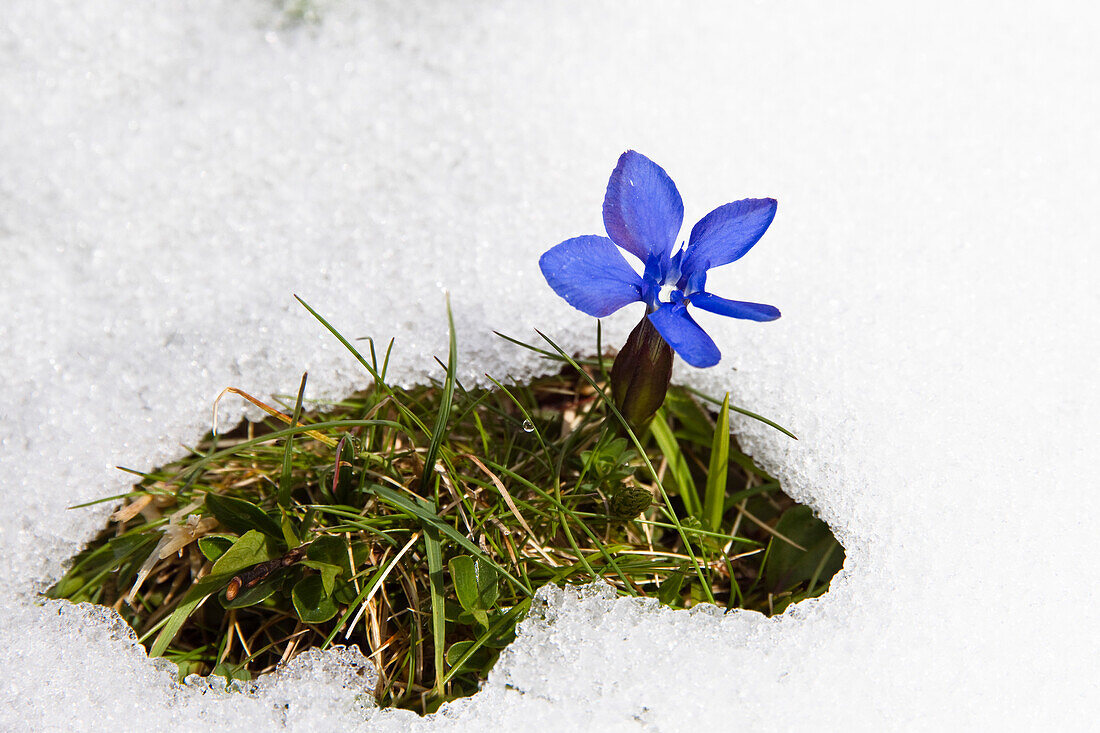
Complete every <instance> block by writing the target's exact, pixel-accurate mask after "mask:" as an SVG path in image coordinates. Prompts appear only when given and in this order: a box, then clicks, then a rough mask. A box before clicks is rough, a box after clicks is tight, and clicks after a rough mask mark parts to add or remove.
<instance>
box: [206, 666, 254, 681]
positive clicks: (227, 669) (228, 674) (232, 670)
mask: <svg viewBox="0 0 1100 733" xmlns="http://www.w3.org/2000/svg"><path fill="white" fill-rule="evenodd" d="M210 676H211V677H224V678H225V681H226V683H227V684H228V683H229V682H230V681H231V680H242V681H244V682H248V681H250V680H251V679H252V673H251V672H249V671H248V670H247V669H241V668H240V667H239V666H237V665H234V664H228V663H226V662H222V663H221V664H219V665H218V666H217V667H214V669H212V670H211V671H210Z"/></svg>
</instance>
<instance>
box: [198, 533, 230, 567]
mask: <svg viewBox="0 0 1100 733" xmlns="http://www.w3.org/2000/svg"><path fill="white" fill-rule="evenodd" d="M235 539H236V537H230V536H229V535H226V534H208V535H203V536H202V537H199V551H200V552H201V553H202V554H203V557H205V558H206V559H207V560H209V561H210V562H215V561H217V559H218V558H219V557H221V556H222V555H224V554H225V551H226V550H228V549H229V548H230V547H232V546H233V540H235Z"/></svg>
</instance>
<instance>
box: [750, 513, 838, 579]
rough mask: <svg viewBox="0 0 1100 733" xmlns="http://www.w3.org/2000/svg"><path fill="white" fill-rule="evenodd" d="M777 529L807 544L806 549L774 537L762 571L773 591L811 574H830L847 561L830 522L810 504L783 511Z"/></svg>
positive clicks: (808, 577) (826, 576) (795, 540)
mask: <svg viewBox="0 0 1100 733" xmlns="http://www.w3.org/2000/svg"><path fill="white" fill-rule="evenodd" d="M775 531H776V532H778V533H779V534H782V535H783V536H784V537H789V538H790V539H791V540H792V541H793V542H797V543H798V544H800V545H801V546H802V547H805V548H806V551H805V552H803V551H802V550H799V549H798V548H797V547H793V546H791V545H790V543H788V542H784V541H783V540H781V539H779V538H778V537H776V538H773V539H772V541H771V545H770V548H769V550H768V557H767V559H766V560H765V562H764V568H763V574H764V580H765V582H766V583H767V586H768V588H769V589H770V590H771V591H772V592H773V593H778V592H780V591H783V590H787V589H789V588H792V587H793V586H796V585H798V584H799V583H802V582H804V581H808V580H810V579H811V578H816V577H824V578H831V577H832V576H833V575H834V574H836V572H837V571H838V570H840V568H841V566H842V565H843V564H844V548H842V547H841V546H840V544H839V543H838V542H837V541H836V539H835V538H834V537H833V534H832V532H830V531H829V526H828V525H827V524H825V522H823V521H821V520H820V519H818V518H817V517H815V516H814V513H813V510H812V509H810V507H808V506H803V505H798V506H793V507H791V508H790V509H788V510H787V511H786V512H784V513H783V516H782V517H780V518H779V522H777V523H776V526H775Z"/></svg>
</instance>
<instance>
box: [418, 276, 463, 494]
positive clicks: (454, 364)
mask: <svg viewBox="0 0 1100 733" xmlns="http://www.w3.org/2000/svg"><path fill="white" fill-rule="evenodd" d="M447 330H448V334H449V335H448V339H447V340H448V346H447V378H446V380H445V381H444V382H443V396H442V397H441V398H440V401H439V412H438V413H437V414H436V419H435V427H434V428H433V429H432V439H431V442H430V443H429V444H428V452H427V453H425V454H424V473H423V475H421V477H420V492H421V494H426V493H427V492H428V491H429V490H430V489H431V488H432V487H433V486H435V485H436V484H438V479H437V480H436V482H434V483H432V484H429V481H431V479H432V478H433V477H435V476H436V473H435V459H436V456H438V455H439V446H440V445H441V444H442V443H443V437H444V435H445V434H446V432H447V421H448V420H449V419H450V417H451V405H452V403H453V401H454V393H455V371H456V370H457V368H458V344H457V340H456V339H455V319H454V314H453V313H452V312H451V298H450V296H447ZM436 501H439V497H438V496H436Z"/></svg>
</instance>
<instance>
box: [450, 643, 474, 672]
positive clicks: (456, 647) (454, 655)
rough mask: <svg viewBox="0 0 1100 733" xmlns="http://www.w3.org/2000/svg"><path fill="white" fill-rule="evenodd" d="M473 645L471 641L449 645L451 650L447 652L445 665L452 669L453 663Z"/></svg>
mask: <svg viewBox="0 0 1100 733" xmlns="http://www.w3.org/2000/svg"><path fill="white" fill-rule="evenodd" d="M473 645H474V642H472V641H456V642H455V643H454V644H451V648H450V649H448V650H447V665H448V666H452V667H453V666H454V664H455V662H457V661H458V660H460V659H462V655H463V654H465V653H466V652H467V651H468V650H469V649H470V647H472V646H473Z"/></svg>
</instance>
